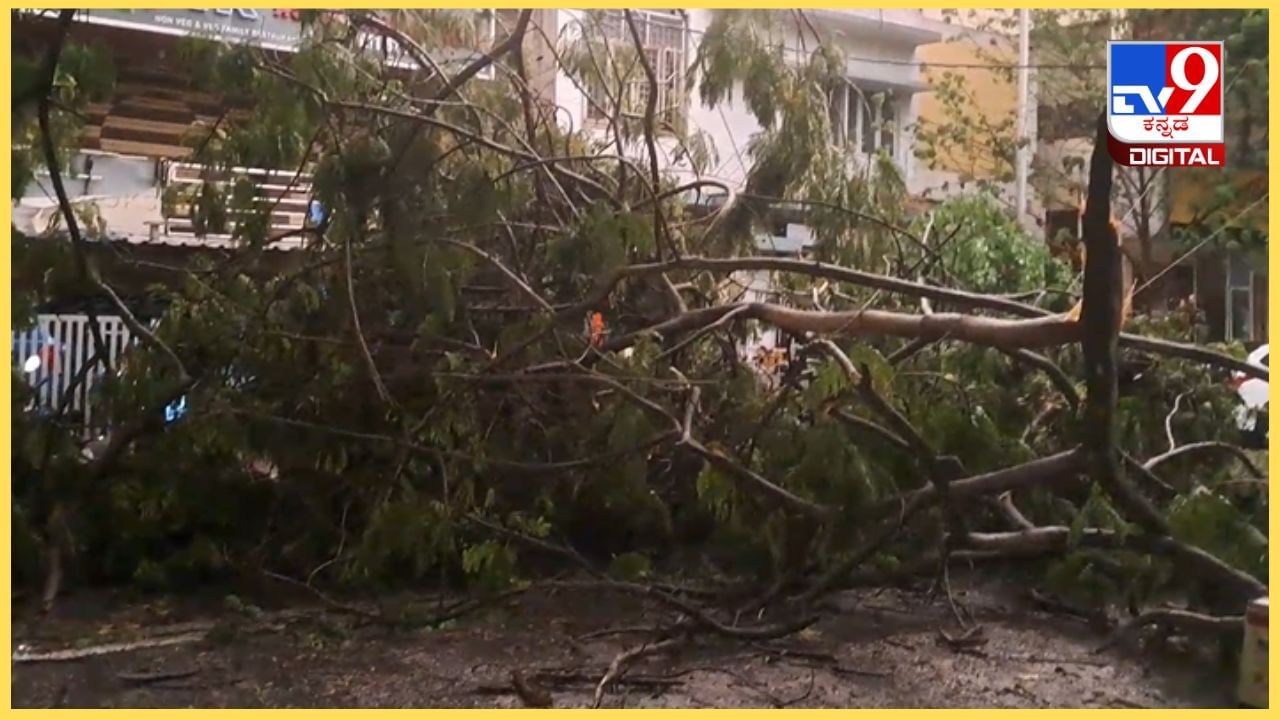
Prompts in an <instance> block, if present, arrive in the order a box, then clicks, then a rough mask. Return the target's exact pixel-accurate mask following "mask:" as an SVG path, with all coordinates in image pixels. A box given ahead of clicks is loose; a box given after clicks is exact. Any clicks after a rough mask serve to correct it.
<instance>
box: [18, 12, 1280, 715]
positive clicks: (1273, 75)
mask: <svg viewBox="0 0 1280 720" xmlns="http://www.w3.org/2000/svg"><path fill="white" fill-rule="evenodd" d="M189 4H190V3H175V2H151V3H147V4H145V5H143V6H142V7H146V8H184V7H187V6H189ZM246 4H248V5H250V6H251V7H254V8H269V7H271V6H269V5H262V4H260V3H258V2H257V1H256V0H250V1H249V2H247V3H246ZM1273 4H1274V3H1268V2H1257V1H1256V0H1254V1H1246V2H1240V1H1238V0H1237V2H1232V3H1230V7H1232V8H1266V9H1270V8H1271V6H1272V5H1273ZM477 5H478V3H475V2H471V3H462V2H457V0H443V1H442V2H436V3H431V4H430V5H427V4H419V3H407V4H402V3H371V2H368V0H354V1H348V2H345V3H328V2H326V3H313V4H310V5H309V7H311V8H322V9H324V8H328V9H337V8H352V7H363V8H384V7H391V6H400V7H415V6H417V7H446V8H468V7H475V6H477ZM485 5H486V6H487V7H496V8H499V9H508V8H525V7H532V8H568V7H572V8H574V9H580V8H581V9H594V8H626V7H631V5H632V3H627V2H616V1H615V2H599V1H598V0H597V1H595V2H583V3H578V4H574V5H566V4H565V3H549V2H545V1H543V0H531V1H530V2H526V3H521V4H508V5H503V4H497V5H494V4H493V3H485ZM803 5H804V7H814V8H851V7H871V6H870V5H868V4H865V3H860V2H831V1H830V0H818V1H815V0H810V1H809V2H806V3H804V4H803ZM1099 5H1106V3H1097V2H1094V3H1088V2H1079V0H1068V1H1067V2H1062V0H1058V2H1052V1H1050V0H1044V1H1040V2H1026V3H1019V4H1016V5H1011V4H1005V3H973V2H956V3H951V4H945V5H944V4H938V3H924V4H923V6H924V7H926V8H930V9H933V8H942V7H948V8H949V7H955V8H976V9H986V8H999V9H1008V8H1021V7H1027V8H1037V9H1038V8H1063V7H1066V8H1096V7H1098V6H1099ZM68 6H69V5H66V4H53V5H47V6H43V7H50V8H64V7H68ZM11 7H16V6H11ZM74 7H88V8H93V7H98V8H120V7H121V4H119V3H110V2H85V3H80V4H76V5H74ZM690 7H695V8H699V9H701V8H708V9H742V8H794V7H796V3H794V2H793V3H782V2H759V1H758V0H757V1H748V2H741V1H739V2H725V1H724V0H708V1H706V2H701V3H698V4H697V5H693V6H690ZM875 7H885V8H907V7H911V8H919V7H921V5H920V4H908V3H906V2H901V1H900V0H897V1H893V2H882V3H880V4H879V5H877V6H875ZM1126 7H1129V8H1141V9H1152V8H1153V7H1159V8H1180V9H1209V8H1206V7H1205V4H1204V2H1203V0H1202V1H1201V2H1188V1H1187V0H1163V1H1162V2H1161V3H1160V4H1159V5H1158V6H1153V5H1127V6H1126ZM1267 20H1268V43H1269V47H1270V48H1275V47H1277V45H1278V41H1280V30H1278V29H1277V24H1276V20H1275V17H1274V16H1268V18H1267ZM0 29H2V31H3V33H4V36H5V40H6V44H7V46H8V49H9V54H8V55H6V57H10V58H11V57H12V53H13V36H12V23H11V17H10V14H9V13H5V14H4V16H3V19H0ZM5 65H6V67H5V72H4V80H3V83H4V95H5V98H6V100H8V104H12V97H13V88H12V74H11V71H10V68H9V67H8V63H5ZM1278 76H1280V71H1277V69H1276V66H1274V65H1271V66H1269V79H1268V89H1269V88H1270V85H1272V84H1275V82H1276V79H1277V77H1278ZM1268 102H1269V107H1270V117H1277V116H1278V111H1280V102H1277V100H1275V99H1270V98H1269V99H1268ZM11 122H12V117H11V118H10V121H9V122H6V123H4V126H5V127H10V125H11ZM11 132H12V128H11V127H10V132H8V133H4V136H5V137H8V138H10V139H9V140H7V141H6V142H5V144H6V150H8V149H9V148H8V145H9V144H10V143H12V137H11ZM1268 150H1269V152H1270V155H1276V154H1277V151H1280V139H1277V137H1276V136H1275V135H1271V136H1270V144H1269V147H1268ZM2 175H3V178H2V179H0V183H3V186H4V188H5V189H6V194H8V192H7V191H8V189H9V187H10V184H11V182H12V175H11V174H10V173H7V172H6V173H3V174H2ZM1276 179H1277V170H1276V168H1275V167H1272V166H1270V165H1268V183H1269V184H1274V183H1275V181H1276ZM1277 208H1280V200H1277V199H1276V197H1275V196H1274V195H1273V196H1271V197H1270V198H1269V200H1268V227H1270V225H1273V224H1275V221H1276V212H1277ZM0 216H2V217H3V219H4V221H5V222H6V223H8V224H10V226H12V217H11V216H12V206H11V205H4V206H3V210H0ZM1277 260H1278V258H1277V255H1276V254H1274V253H1270V252H1269V253H1268V261H1267V262H1268V267H1269V272H1270V274H1272V275H1276V274H1277V270H1280V262H1277ZM11 273H12V257H11V254H10V253H9V252H6V253H5V254H4V257H3V258H0V277H2V278H3V279H4V283H5V285H6V287H10V288H12V282H13V278H12V274H11ZM1269 287H1270V286H1269ZM1278 297H1280V293H1277V292H1275V291H1274V290H1273V291H1271V292H1269V297H1268V317H1270V318H1275V317H1277V316H1280V302H1277V298H1278ZM11 302H12V291H10V292H8V293H5V294H4V296H3V298H0V320H2V321H3V324H4V327H5V329H6V333H5V348H6V356H7V355H8V353H10V352H12V349H11V347H10V345H11V343H12V327H13V319H12V316H11V312H12V307H11ZM11 390H12V388H11V387H10V384H9V383H0V421H3V423H4V425H5V426H6V427H9V426H10V423H11V420H12V418H10V417H9V412H10V405H11V402H12V400H11V397H10V393H11ZM3 449H4V453H5V456H6V457H12V454H11V453H12V433H11V432H5V433H4V439H3ZM1278 465H1280V461H1277V459H1276V458H1275V455H1274V453H1269V454H1268V470H1267V473H1268V476H1270V475H1273V474H1275V471H1276V469H1277V466H1278ZM11 472H12V464H11V463H10V462H6V463H5V464H4V469H3V478H4V487H5V489H6V491H5V493H4V498H3V499H2V500H0V503H2V504H3V507H4V513H3V515H2V516H0V533H2V536H3V538H4V540H3V542H4V543H6V545H7V546H8V550H9V551H7V552H4V553H3V558H4V559H3V563H4V565H3V578H2V579H0V606H2V607H3V609H4V613H5V616H6V617H8V618H9V622H8V623H7V624H6V625H5V626H4V628H3V629H2V630H0V649H3V651H4V654H7V655H12V642H13V639H12V630H13V624H12V607H11V602H12V555H11V551H12V547H11V542H12V535H11V533H12V527H11V521H12V504H11V503H12V496H11V488H12V477H11ZM1271 500H1274V498H1272V499H1271ZM1269 507H1270V516H1269V531H1268V537H1270V536H1271V535H1274V534H1275V532H1276V529H1277V519H1278V518H1280V514H1278V512H1277V510H1276V507H1275V504H1274V502H1269ZM1278 562H1280V561H1277V558H1276V555H1275V553H1271V554H1270V568H1269V572H1270V577H1275V576H1276V569H1277V564H1278ZM1243 610H1244V609H1243V608H1241V612H1243ZM12 667H13V666H12V663H11V664H10V673H12ZM1268 672H1269V678H1268V682H1269V684H1275V680H1276V676H1277V674H1278V673H1277V671H1276V666H1275V665H1272V666H1270V668H1269V670H1268ZM12 702H13V699H12V683H11V682H10V681H9V678H6V682H4V683H3V684H2V685H0V708H4V709H6V711H7V713H8V714H10V715H12V716H14V717H26V716H31V717H34V716H35V715H34V714H33V713H36V712H39V714H52V715H54V716H58V717H66V716H68V715H75V716H95V717H97V716H107V715H114V716H123V714H126V713H127V714H128V715H130V716H132V715H137V714H145V715H150V716H153V717H155V716H158V715H159V714H161V713H163V714H164V715H165V716H167V717H170V716H173V715H185V716H187V717H193V716H196V715H200V714H205V713H210V712H219V711H216V710H114V711H113V710H46V711H33V710H13V709H11V708H12ZM222 712H229V713H231V714H234V715H236V716H238V717H252V716H255V715H259V714H266V713H274V714H277V715H279V714H288V715H293V716H301V715H304V714H305V715H309V716H314V715H328V716H330V717H332V716H335V715H336V714H337V713H342V715H343V716H344V717H352V716H361V717H369V716H371V715H372V714H374V713H378V712H383V713H385V712H400V713H417V714H419V715H420V716H424V717H425V716H426V715H427V714H428V713H430V714H431V715H432V716H435V717H440V716H452V717H456V716H459V715H461V714H462V713H468V714H472V715H473V714H474V713H476V712H486V711H484V710H480V711H467V710H401V711H371V710H336V709H323V710H231V711H222ZM490 712H491V711H490ZM508 712H518V713H521V714H524V715H526V716H542V717H552V716H554V715H556V714H558V713H562V712H565V711H564V710H515V711H508ZM603 712H605V713H612V714H616V713H619V712H623V711H618V710H605V711H603ZM637 712H649V713H651V714H652V713H663V714H665V715H668V716H670V715H672V714H677V713H692V712H697V711H694V710H665V711H664V710H648V711H637ZM701 712H732V713H734V714H735V715H750V714H757V713H792V714H795V713H813V712H821V711H814V710H721V711H716V710H705V711H701ZM835 712H841V711H835ZM843 712H853V711H843ZM857 712H859V717H862V718H868V717H871V718H875V717H886V716H894V717H902V716H904V715H909V714H915V713H924V712H926V711H924V710H908V709H903V710H860V711H857ZM989 712H991V710H937V711H933V714H941V715H943V716H944V717H962V716H971V717H977V715H979V714H986V713H989ZM1005 712H1010V711H1005ZM1012 712H1038V713H1041V714H1057V715H1068V714H1069V715H1072V716H1074V715H1078V714H1079V715H1083V714H1089V715H1093V716H1094V717H1103V716H1109V715H1113V714H1119V713H1124V714H1129V715H1133V714H1156V713H1159V714H1161V715H1166V714H1187V713H1198V712H1203V711H1198V710H1146V711H1144V710H1109V709H1098V710H1025V711H1023V710H1015V711H1012ZM1245 712H1248V711H1245ZM1258 713H1266V714H1268V715H1270V714H1273V713H1272V711H1270V710H1265V711H1253V714H1254V715H1257V714H1258Z"/></svg>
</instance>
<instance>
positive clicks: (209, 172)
mask: <svg viewBox="0 0 1280 720" xmlns="http://www.w3.org/2000/svg"><path fill="white" fill-rule="evenodd" d="M206 182H209V183H212V184H214V186H215V187H217V189H218V190H219V191H221V192H223V193H226V194H228V195H230V194H231V193H232V192H233V189H234V188H235V187H236V186H237V185H238V184H239V183H242V182H248V183H249V184H250V187H251V188H252V192H253V204H254V208H253V209H252V210H246V209H239V210H237V209H228V210H227V213H226V216H227V223H226V227H225V228H219V229H217V230H220V231H210V230H209V229H205V232H203V233H202V232H200V228H199V227H198V223H197V220H196V201H195V199H196V198H197V197H198V196H199V193H200V191H201V188H202V186H203V185H204V184H205V183H206ZM164 185H165V195H166V198H167V200H166V202H164V203H162V210H161V213H162V217H163V221H162V223H161V224H160V227H159V228H157V231H159V232H163V233H164V234H165V235H166V236H169V237H200V238H210V239H223V240H225V239H230V238H231V236H232V234H233V233H234V230H235V229H236V227H237V225H238V223H240V222H242V221H243V220H244V219H245V218H246V217H251V216H256V215H258V214H259V213H262V212H268V213H270V218H269V221H268V224H267V232H268V235H269V236H273V237H274V236H279V235H283V234H287V233H289V232H291V231H295V230H300V229H302V228H303V227H304V226H305V225H306V222H307V215H308V212H309V211H310V207H311V176H310V175H308V174H306V173H299V172H297V171H292V170H266V169H263V168H250V167H233V168H230V169H228V170H214V169H212V168H209V167H207V166H204V165H198V164H194V163H182V162H172V163H168V165H167V167H166V168H165V174H164ZM168 199H172V201H169V200H168Z"/></svg>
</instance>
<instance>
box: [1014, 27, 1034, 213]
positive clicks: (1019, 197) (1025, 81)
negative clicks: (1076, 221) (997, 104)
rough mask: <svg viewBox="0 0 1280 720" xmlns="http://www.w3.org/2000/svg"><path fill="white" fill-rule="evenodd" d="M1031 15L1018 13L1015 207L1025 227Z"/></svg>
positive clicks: (1029, 164) (1028, 161)
mask: <svg viewBox="0 0 1280 720" xmlns="http://www.w3.org/2000/svg"><path fill="white" fill-rule="evenodd" d="M1030 65H1031V11H1030V10H1027V9H1026V8H1023V9H1021V10H1019V11H1018V118H1017V134H1016V137H1017V143H1018V148H1017V155H1016V156H1015V159H1014V205H1015V207H1016V208H1017V210H1016V219H1017V221H1018V223H1019V224H1023V216H1024V214H1025V213H1026V211H1027V174H1028V171H1029V170H1030V166H1031V143H1030V142H1029V133H1028V130H1029V128H1028V127H1027V126H1028V124H1029V123H1028V122H1027V119H1028V114H1029V108H1030V105H1031V97H1030V82H1029V80H1030V76H1031V68H1030V67H1029V66H1030Z"/></svg>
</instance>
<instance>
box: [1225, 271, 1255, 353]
mask: <svg viewBox="0 0 1280 720" xmlns="http://www.w3.org/2000/svg"><path fill="white" fill-rule="evenodd" d="M1226 305H1227V338H1226V339H1227V341H1228V342H1230V341H1232V340H1252V339H1253V268H1252V267H1250V265H1249V262H1248V260H1247V259H1246V258H1245V257H1244V256H1243V255H1240V254H1238V253H1233V254H1232V255H1231V256H1230V257H1229V258H1228V259H1227V303H1226Z"/></svg>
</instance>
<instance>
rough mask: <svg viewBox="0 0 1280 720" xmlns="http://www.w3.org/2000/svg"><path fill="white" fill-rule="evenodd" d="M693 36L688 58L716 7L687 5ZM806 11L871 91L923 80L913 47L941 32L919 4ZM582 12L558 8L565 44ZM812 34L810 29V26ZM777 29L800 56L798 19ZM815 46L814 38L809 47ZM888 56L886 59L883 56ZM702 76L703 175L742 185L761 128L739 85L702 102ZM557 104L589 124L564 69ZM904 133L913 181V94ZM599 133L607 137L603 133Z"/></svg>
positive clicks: (630, 151)
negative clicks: (719, 99)
mask: <svg viewBox="0 0 1280 720" xmlns="http://www.w3.org/2000/svg"><path fill="white" fill-rule="evenodd" d="M686 12H687V18H688V28H689V39H688V43H687V46H686V62H687V63H691V62H692V61H693V58H694V57H695V55H696V52H697V47H698V44H699V43H700V42H701V40H702V35H703V33H704V32H705V30H706V29H707V27H708V26H709V25H710V24H711V20H712V17H713V12H714V11H712V10H688V11H686ZM808 13H809V16H810V19H811V21H812V22H813V24H814V25H815V27H818V28H819V30H820V31H821V32H823V33H826V34H829V37H830V39H831V40H833V41H835V42H838V43H839V44H840V45H841V47H842V48H843V50H844V51H845V53H846V54H847V55H848V56H849V61H848V74H849V77H850V78H851V79H853V80H854V81H855V82H858V81H862V83H863V84H865V85H867V86H868V88H869V89H880V88H878V87H876V85H878V84H885V85H894V86H915V85H919V67H918V66H917V65H914V64H911V63H912V61H913V59H914V53H915V46H916V44H917V43H919V42H932V41H934V40H936V39H937V38H938V37H940V33H939V32H938V30H937V28H936V27H935V25H936V23H934V22H933V21H928V20H925V19H924V18H923V17H922V16H921V15H920V14H919V11H915V10H811V11H808ZM581 17H582V11H580V10H560V11H557V12H556V24H555V25H556V30H557V33H558V35H559V37H560V39H561V42H567V41H568V40H570V39H571V38H574V37H577V24H578V23H579V22H580V20H581ZM806 32H807V31H806ZM777 35H778V37H779V42H780V44H781V45H782V46H783V47H784V51H785V53H786V55H787V56H789V57H791V58H795V59H798V58H800V57H803V55H802V52H801V47H802V43H801V40H800V38H799V36H798V33H797V31H796V29H795V27H794V25H792V24H789V23H787V22H779V23H778V25H777ZM813 46H814V43H813V41H812V38H810V39H809V43H808V47H809V49H810V50H811V49H812V48H813ZM880 61H889V62H880ZM697 83H698V78H697V77H696V76H695V77H694V79H693V81H692V85H691V86H690V87H688V88H687V93H688V97H689V101H688V111H687V116H688V118H689V123H690V126H691V127H693V128H697V129H699V130H701V131H702V132H704V133H706V134H707V135H708V136H709V137H710V140H711V143H712V145H713V147H714V148H715V150H716V154H717V156H718V161H717V162H714V163H712V164H711V166H710V167H709V168H708V170H707V171H706V173H705V175H704V177H706V178H709V179H712V180H717V181H719V182H722V183H725V184H727V185H730V186H731V187H739V186H741V184H742V183H743V182H744V181H745V179H746V173H747V170H748V169H749V168H750V167H751V159H750V157H749V156H748V154H747V146H748V144H749V143H750V141H751V138H752V137H753V136H754V135H755V134H756V133H758V132H759V131H760V125H759V124H758V123H757V122H756V119H755V117H754V116H752V115H751V113H750V112H749V111H748V109H747V107H746V105H745V104H744V103H743V102H742V93H741V87H740V86H739V87H737V88H735V91H734V93H733V96H732V98H731V100H730V101H729V102H724V103H722V104H721V105H720V106H718V107H715V108H711V107H707V106H706V105H703V104H702V103H701V102H700V100H699V98H698V92H697ZM554 86H555V102H556V103H557V104H558V105H559V106H561V108H563V110H562V111H561V112H560V113H559V117H560V119H561V123H562V125H563V126H564V127H566V128H573V129H581V128H584V127H588V126H587V125H586V118H585V116H586V106H587V103H586V100H585V98H584V97H583V94H582V93H581V91H580V90H579V89H578V87H577V85H576V84H575V83H574V81H573V79H572V78H570V77H569V76H568V74H567V73H564V72H561V73H559V74H558V75H557V77H556V80H555V84H554ZM895 109H896V110H897V115H898V117H899V126H900V129H899V133H898V136H899V138H900V140H899V142H898V143H897V152H896V159H897V160H898V162H899V165H900V166H901V167H903V169H904V171H905V173H906V174H907V176H908V179H910V176H911V174H912V173H914V165H915V160H914V157H913V155H912V153H911V150H910V138H909V136H908V135H907V133H906V131H905V128H907V127H909V126H910V124H911V123H913V122H914V102H913V99H912V98H910V97H906V98H903V99H901V100H900V101H899V103H898V105H897V107H896V108H895ZM594 134H598V135H601V136H603V134H604V131H603V130H598V131H595V133H594ZM659 145H660V148H659V149H660V153H659V154H660V162H661V163H662V164H664V166H665V167H664V169H665V170H666V171H667V172H671V173H673V174H675V175H676V176H677V177H678V178H679V180H680V181H688V180H692V179H693V177H694V176H693V173H692V169H691V168H690V167H689V165H688V163H687V161H686V162H681V163H679V164H672V163H671V158H672V151H673V150H674V143H673V142H671V141H664V142H660V143H659ZM626 154H627V155H628V156H629V157H634V158H636V159H638V160H640V161H641V162H647V149H646V148H645V147H644V145H643V143H638V144H636V145H635V146H634V147H631V148H627V149H626Z"/></svg>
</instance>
